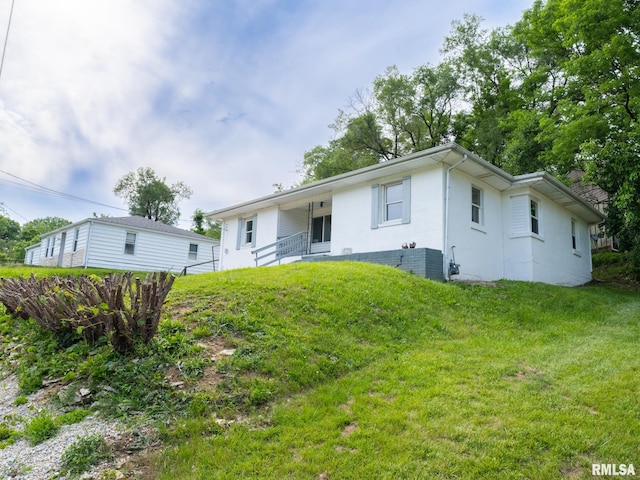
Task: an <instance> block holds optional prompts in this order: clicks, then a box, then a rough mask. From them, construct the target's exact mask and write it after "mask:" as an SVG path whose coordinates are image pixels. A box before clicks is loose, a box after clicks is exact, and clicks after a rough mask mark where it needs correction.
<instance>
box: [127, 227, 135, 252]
mask: <svg viewBox="0 0 640 480" xmlns="http://www.w3.org/2000/svg"><path fill="white" fill-rule="evenodd" d="M135 251H136V234H135V233H130V232H127V238H126V240H125V242H124V253H126V254H127V255H133V254H134V253H135Z"/></svg>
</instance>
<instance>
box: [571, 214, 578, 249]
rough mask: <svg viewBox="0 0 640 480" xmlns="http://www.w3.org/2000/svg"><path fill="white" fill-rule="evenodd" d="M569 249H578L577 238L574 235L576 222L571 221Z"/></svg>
mask: <svg viewBox="0 0 640 480" xmlns="http://www.w3.org/2000/svg"><path fill="white" fill-rule="evenodd" d="M571 247H572V248H573V249H574V250H577V249H578V237H577V234H576V221H575V220H571Z"/></svg>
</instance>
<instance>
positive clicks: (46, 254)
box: [44, 238, 51, 257]
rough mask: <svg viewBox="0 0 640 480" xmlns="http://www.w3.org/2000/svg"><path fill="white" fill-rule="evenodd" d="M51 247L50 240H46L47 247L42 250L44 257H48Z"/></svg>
mask: <svg viewBox="0 0 640 480" xmlns="http://www.w3.org/2000/svg"><path fill="white" fill-rule="evenodd" d="M50 246H51V238H47V246H46V247H45V249H44V256H45V257H48V256H49V247H50Z"/></svg>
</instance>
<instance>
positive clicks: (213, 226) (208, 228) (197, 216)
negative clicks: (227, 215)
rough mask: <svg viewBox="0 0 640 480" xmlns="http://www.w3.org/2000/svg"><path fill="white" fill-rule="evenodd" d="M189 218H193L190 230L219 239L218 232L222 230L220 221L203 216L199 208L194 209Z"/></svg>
mask: <svg viewBox="0 0 640 480" xmlns="http://www.w3.org/2000/svg"><path fill="white" fill-rule="evenodd" d="M191 220H193V228H192V229H191V231H193V232H195V233H199V234H200V235H206V236H207V237H211V238H215V239H217V240H220V234H221V232H222V229H221V225H220V223H219V222H214V221H213V220H211V219H209V218H205V216H204V211H203V210H201V209H199V208H198V209H196V211H195V212H193V216H192V217H191Z"/></svg>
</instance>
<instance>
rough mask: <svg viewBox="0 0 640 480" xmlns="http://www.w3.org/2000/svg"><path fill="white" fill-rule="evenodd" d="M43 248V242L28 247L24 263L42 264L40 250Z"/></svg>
mask: <svg viewBox="0 0 640 480" xmlns="http://www.w3.org/2000/svg"><path fill="white" fill-rule="evenodd" d="M41 248H42V245H41V244H38V245H32V246H31V247H29V248H27V249H26V251H25V254H24V263H25V265H40V250H41Z"/></svg>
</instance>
